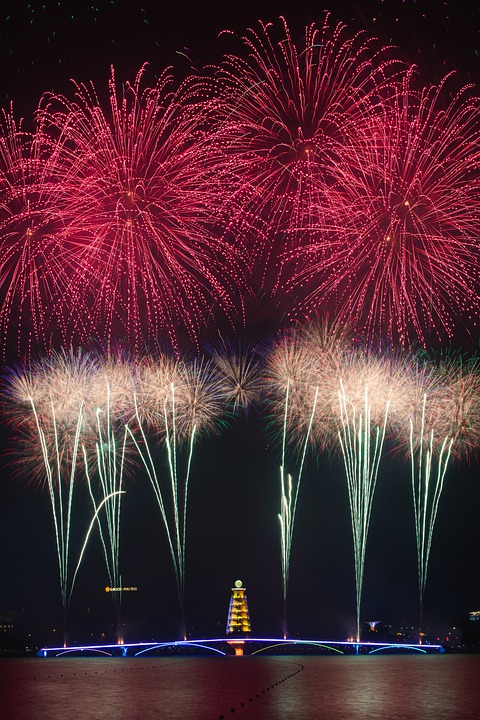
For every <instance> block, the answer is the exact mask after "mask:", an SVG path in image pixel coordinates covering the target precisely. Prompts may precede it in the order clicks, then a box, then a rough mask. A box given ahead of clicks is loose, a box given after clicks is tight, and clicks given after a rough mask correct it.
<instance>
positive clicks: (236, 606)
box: [227, 580, 251, 655]
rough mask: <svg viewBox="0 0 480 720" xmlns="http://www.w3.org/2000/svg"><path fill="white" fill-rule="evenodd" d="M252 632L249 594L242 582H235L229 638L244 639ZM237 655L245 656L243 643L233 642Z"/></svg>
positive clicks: (228, 629)
mask: <svg viewBox="0 0 480 720" xmlns="http://www.w3.org/2000/svg"><path fill="white" fill-rule="evenodd" d="M250 631H251V626H250V614H249V612H248V603H247V594H246V590H245V588H244V587H243V583H242V581H241V580H236V581H235V587H233V588H232V596H231V598H230V605H229V607H228V618H227V637H229V636H230V637H235V638H242V637H245V636H247V635H249V633H250ZM230 644H231V645H232V646H233V647H234V648H235V654H236V655H243V647H242V646H243V642H242V641H241V640H240V641H237V642H235V641H232V643H230Z"/></svg>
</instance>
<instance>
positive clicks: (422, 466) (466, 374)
mask: <svg viewBox="0 0 480 720" xmlns="http://www.w3.org/2000/svg"><path fill="white" fill-rule="evenodd" d="M410 377H411V387H412V388H413V390H414V392H413V393H412V394H411V400H410V403H411V406H410V408H409V409H408V412H407V413H406V414H403V413H402V414H403V417H401V422H400V424H399V425H398V431H399V435H400V441H401V443H402V444H403V445H404V446H406V447H407V448H408V455H409V459H410V466H411V484H412V499H413V509H414V518H415V536H416V543H417V565H418V587H419V602H420V632H421V631H422V623H423V608H424V599H425V588H426V583H427V574H428V563H429V558H430V552H431V548H432V539H433V532H434V528H435V523H436V520H437V513H438V508H439V503H440V498H441V495H442V492H443V488H444V482H445V477H446V473H447V469H448V467H449V465H450V463H451V461H452V459H453V458H455V459H457V460H462V459H465V458H468V457H469V455H472V454H473V453H474V452H476V451H477V450H478V438H479V437H480V416H479V408H480V362H479V359H478V357H475V356H474V357H470V358H465V357H464V356H463V355H462V354H461V353H453V354H446V355H445V354H444V355H443V356H442V357H440V359H439V360H436V361H431V360H429V361H428V362H425V361H423V362H417V363H412V367H411V373H410Z"/></svg>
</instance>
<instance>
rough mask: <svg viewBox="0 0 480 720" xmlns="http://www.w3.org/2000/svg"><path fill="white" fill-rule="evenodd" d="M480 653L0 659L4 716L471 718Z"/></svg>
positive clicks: (48, 719)
mask: <svg viewBox="0 0 480 720" xmlns="http://www.w3.org/2000/svg"><path fill="white" fill-rule="evenodd" d="M479 673H480V655H422V656H413V655H408V656H393V655H389V656H385V655H384V656H378V655H375V656H362V655H360V656H328V657H313V656H298V657H293V656H282V657H280V656H277V657H248V656H244V657H239V658H237V657H196V658H192V657H183V658H182V657H175V658H160V657H144V658H142V659H139V658H54V659H44V658H28V659H16V658H15V659H0V717H1V719H2V720H44V719H45V720H60V719H61V720H65V718H71V717H75V718H79V720H106V719H107V718H108V719H109V720H111V719H115V720H136V719H137V718H138V719H139V720H140V719H141V720H150V719H152V720H163V719H164V718H165V719H167V718H168V719H169V720H170V719H171V720H177V719H178V720H219V719H220V718H221V717H222V716H223V717H224V718H239V719H242V720H287V719H288V720H297V719H298V720H304V719H305V720H307V719H310V718H312V719H313V720H316V719H317V718H318V719H321V720H324V719H325V720H366V719H367V718H368V720H374V719H375V718H382V720H383V719H385V720H430V719H431V720H434V719H435V720H440V719H443V720H478V718H479V716H480V712H479V700H480V692H479V685H478V678H479Z"/></svg>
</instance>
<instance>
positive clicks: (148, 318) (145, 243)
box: [40, 67, 242, 350]
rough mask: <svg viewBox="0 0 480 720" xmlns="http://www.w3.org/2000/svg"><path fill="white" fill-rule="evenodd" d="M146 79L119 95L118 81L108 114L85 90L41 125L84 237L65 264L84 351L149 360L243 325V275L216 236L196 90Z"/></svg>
mask: <svg viewBox="0 0 480 720" xmlns="http://www.w3.org/2000/svg"><path fill="white" fill-rule="evenodd" d="M144 74H145V67H142V69H141V70H140V71H139V73H138V74H137V76H136V78H135V81H134V82H133V83H128V82H127V83H125V84H124V85H123V86H122V87H121V88H120V87H119V86H118V85H117V83H116V79H115V75H114V71H113V69H112V73H111V78H110V83H109V107H108V110H105V109H104V108H103V106H102V102H101V101H100V100H99V98H98V97H97V93H96V90H95V88H94V87H93V85H90V86H86V85H76V86H75V87H76V92H75V96H74V98H73V99H68V98H65V97H58V96H50V97H47V98H46V99H44V101H43V103H42V109H41V112H40V117H41V125H42V129H43V131H44V132H45V133H48V134H49V135H50V136H52V137H55V138H56V139H57V141H59V142H61V145H62V152H63V154H64V161H65V163H66V164H67V165H68V166H69V167H68V172H67V173H66V174H65V180H64V181H65V193H66V194H67V195H68V198H69V203H70V207H69V210H70V213H71V214H72V215H74V216H75V217H76V219H77V224H79V225H80V226H81V228H82V231H81V232H78V233H76V234H72V235H70V237H69V246H68V249H67V250H66V253H65V254H64V261H65V262H66V263H67V265H68V267H69V269H70V272H71V277H72V281H71V282H72V289H73V292H74V294H75V296H78V297H81V298H82V299H83V307H82V318H81V319H80V318H77V317H72V318H71V320H70V322H71V324H72V325H73V326H75V327H76V328H78V329H79V337H78V340H79V341H85V339H86V338H88V337H92V338H96V339H97V340H99V341H101V342H102V343H103V344H109V343H110V342H111V341H114V340H118V339H122V340H124V339H125V340H127V341H128V343H129V345H130V347H132V349H135V350H141V349H143V348H144V347H145V346H146V345H149V344H154V343H155V342H157V341H158V339H159V338H160V339H162V338H163V339H164V340H165V339H166V338H168V339H169V340H170V341H171V343H172V345H173V346H174V347H175V348H177V349H178V342H179V339H180V340H181V339H182V332H183V334H184V335H186V336H187V337H188V338H189V339H190V340H194V341H197V340H198V336H199V335H200V334H201V332H202V331H203V329H204V327H205V325H206V324H207V322H208V321H209V320H210V319H211V318H212V317H213V318H214V317H215V316H216V313H217V311H218V312H219V313H220V314H221V315H222V316H223V317H225V316H226V317H228V318H229V319H230V318H232V317H233V316H234V315H237V316H238V314H241V290H240V288H241V285H242V273H241V271H240V264H239V262H238V256H237V254H236V252H235V251H234V249H233V248H232V247H231V246H230V245H228V244H227V243H226V242H225V241H224V240H223V239H222V233H221V232H220V231H217V228H215V208H216V205H215V203H216V202H217V198H218V194H216V193H215V192H214V191H213V186H214V183H212V182H211V180H210V174H211V169H210V164H209V154H208V152H207V146H208V144H207V142H206V128H205V124H204V112H203V110H202V104H201V103H200V101H199V99H198V98H196V97H195V96H194V94H193V92H191V91H190V85H189V83H188V81H187V82H185V83H184V84H182V85H181V86H180V88H177V89H172V78H171V76H170V74H169V72H168V71H167V70H166V71H164V72H163V73H162V74H161V76H160V78H159V79H158V81H157V82H156V83H155V84H154V85H153V86H152V87H148V86H147V87H144V83H143V80H144Z"/></svg>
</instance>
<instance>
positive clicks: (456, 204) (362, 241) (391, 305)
mask: <svg viewBox="0 0 480 720" xmlns="http://www.w3.org/2000/svg"><path fill="white" fill-rule="evenodd" d="M452 79H453V78H452V76H451V75H449V76H447V77H446V78H445V79H444V80H443V82H442V83H440V84H439V85H438V86H422V85H421V84H420V83H419V78H418V75H417V73H416V71H415V68H411V69H410V70H409V71H408V72H407V73H406V74H405V78H404V80H403V82H402V84H400V85H399V86H398V91H397V93H396V95H395V96H394V97H392V98H390V99H388V100H387V101H386V102H385V103H384V104H383V105H382V107H381V108H380V107H378V108H377V111H378V114H377V117H376V118H375V120H374V121H373V122H372V121H370V122H369V124H368V125H365V124H364V125H363V126H362V127H359V128H358V133H357V140H356V143H355V145H352V148H351V152H350V155H349V157H345V159H344V161H343V162H342V163H341V164H338V165H337V168H336V172H337V184H336V187H335V188H333V190H332V192H333V193H334V194H336V193H338V195H339V198H338V202H337V210H336V216H335V219H334V220H335V221H334V222H333V223H332V224H331V225H330V227H328V228H327V227H325V228H324V229H323V231H322V229H321V228H320V227H319V232H317V234H316V235H315V236H313V237H312V241H311V244H310V246H309V247H308V248H306V249H301V250H300V251H299V252H298V253H294V254H293V257H292V268H294V270H295V271H294V272H293V273H292V278H291V281H290V284H289V289H290V290H294V291H295V293H296V294H297V293H298V294H300V293H301V294H303V300H302V302H300V303H299V304H298V306H297V308H296V310H300V311H306V312H307V313H309V312H310V311H311V310H312V309H313V308H318V307H323V306H325V305H326V304H327V305H330V306H333V307H334V308H335V309H336V312H337V313H338V316H339V318H341V319H348V320H349V321H350V322H352V323H353V324H354V325H355V326H356V327H357V328H358V329H362V330H363V332H364V333H365V334H366V335H367V336H369V337H370V338H372V339H373V338H375V337H380V336H382V337H383V338H384V339H391V340H393V341H396V342H400V343H401V344H403V345H408V344H410V343H411V342H415V341H420V342H421V343H423V344H425V343H426V342H427V340H431V339H433V338H434V337H436V338H437V339H438V338H440V339H445V338H449V339H451V338H452V336H453V335H454V331H455V329H456V326H457V325H458V324H459V322H460V320H461V319H462V318H463V322H464V323H465V326H466V327H467V328H468V330H469V331H470V332H472V331H474V328H475V327H476V318H477V316H478V312H479V309H480V303H479V289H480V255H479V237H480V143H479V139H480V101H479V99H478V97H475V96H474V95H473V94H472V93H471V88H468V87H463V88H461V89H460V90H459V91H455V92H454V93H450V92H449V91H448V87H449V83H450V82H451V81H452ZM332 238H333V240H332ZM299 256H301V258H302V262H303V268H302V269H301V270H298V271H296V268H298V262H299Z"/></svg>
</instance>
